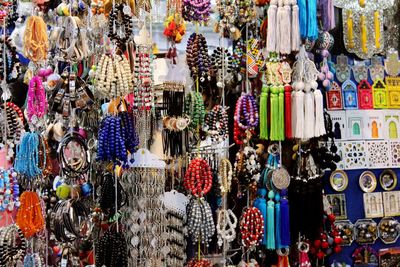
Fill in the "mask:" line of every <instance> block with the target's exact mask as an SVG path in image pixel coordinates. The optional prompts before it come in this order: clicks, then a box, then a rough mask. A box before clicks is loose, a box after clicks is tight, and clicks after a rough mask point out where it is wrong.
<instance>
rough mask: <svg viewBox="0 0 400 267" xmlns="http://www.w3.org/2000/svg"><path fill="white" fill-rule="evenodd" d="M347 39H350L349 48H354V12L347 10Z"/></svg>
mask: <svg viewBox="0 0 400 267" xmlns="http://www.w3.org/2000/svg"><path fill="white" fill-rule="evenodd" d="M347 40H348V41H349V48H350V49H353V48H354V33H353V12H352V11H351V10H350V9H348V10H347Z"/></svg>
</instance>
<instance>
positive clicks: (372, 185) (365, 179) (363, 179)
mask: <svg viewBox="0 0 400 267" xmlns="http://www.w3.org/2000/svg"><path fill="white" fill-rule="evenodd" d="M359 185H360V188H361V190H362V191H363V192H365V193H371V192H374V190H375V189H376V185H377V181H376V176H375V174H374V173H373V172H371V171H365V172H363V173H362V174H361V175H360V178H359Z"/></svg>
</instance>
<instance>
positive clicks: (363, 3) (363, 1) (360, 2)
mask: <svg viewBox="0 0 400 267" xmlns="http://www.w3.org/2000/svg"><path fill="white" fill-rule="evenodd" d="M358 3H359V4H360V7H363V8H364V7H365V0H359V1H358Z"/></svg>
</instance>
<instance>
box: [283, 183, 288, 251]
mask: <svg viewBox="0 0 400 267" xmlns="http://www.w3.org/2000/svg"><path fill="white" fill-rule="evenodd" d="M287 193H288V192H287V189H283V190H282V191H281V245H282V247H284V248H286V247H290V220H289V200H288V198H287Z"/></svg>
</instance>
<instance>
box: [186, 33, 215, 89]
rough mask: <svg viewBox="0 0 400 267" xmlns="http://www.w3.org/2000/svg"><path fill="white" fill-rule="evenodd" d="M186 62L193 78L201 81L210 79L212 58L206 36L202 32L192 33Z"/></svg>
mask: <svg viewBox="0 0 400 267" xmlns="http://www.w3.org/2000/svg"><path fill="white" fill-rule="evenodd" d="M186 62H187V64H188V66H189V69H190V73H191V76H192V77H193V79H195V80H196V79H197V78H199V81H200V82H202V83H203V82H205V81H206V78H207V80H209V79H210V74H209V71H210V59H209V55H208V47H207V41H206V38H205V37H204V36H203V35H202V34H197V33H192V34H191V35H190V37H189V40H188V42H187V46H186Z"/></svg>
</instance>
